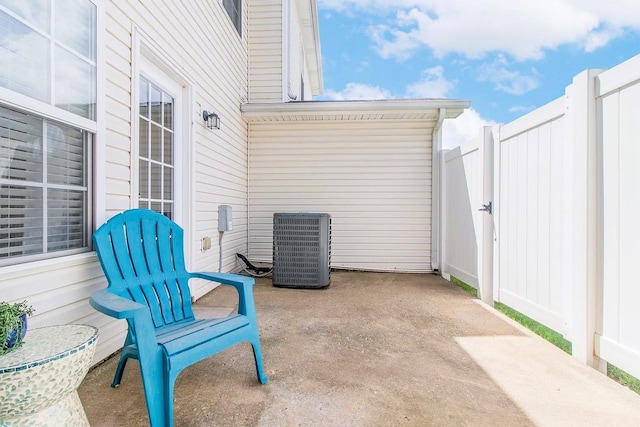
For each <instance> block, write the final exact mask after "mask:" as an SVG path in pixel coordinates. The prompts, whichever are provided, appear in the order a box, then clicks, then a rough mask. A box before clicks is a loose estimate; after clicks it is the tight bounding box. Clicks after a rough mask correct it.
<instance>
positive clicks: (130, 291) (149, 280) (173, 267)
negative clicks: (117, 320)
mask: <svg viewBox="0 0 640 427" xmlns="http://www.w3.org/2000/svg"><path fill="white" fill-rule="evenodd" d="M183 236H184V232H183V230H182V228H181V227H180V226H179V225H177V224H176V223H174V222H173V221H171V220H170V219H169V218H167V217H166V216H164V215H162V214H159V213H157V212H154V211H151V210H148V209H131V210H128V211H125V212H123V213H120V214H118V215H116V216H114V217H113V218H111V219H110V220H109V221H107V222H106V223H105V224H103V225H102V226H101V227H100V228H99V229H98V230H96V232H95V233H94V234H93V242H94V246H95V249H96V252H97V254H98V258H99V259H100V264H101V265H102V269H103V270H104V272H105V275H106V277H107V280H108V282H109V289H110V290H111V291H112V292H114V293H116V294H118V295H120V296H123V297H125V298H129V299H131V300H134V301H136V302H138V303H140V304H144V305H147V306H149V310H150V312H151V316H152V318H153V322H154V325H155V327H156V328H158V327H161V326H165V325H171V324H173V323H176V322H180V321H182V320H189V319H193V311H192V309H191V292H190V291H189V286H188V278H189V273H188V272H187V270H186V268H185V263H184V247H183Z"/></svg>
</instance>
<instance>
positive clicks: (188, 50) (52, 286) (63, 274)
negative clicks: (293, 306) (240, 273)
mask: <svg viewBox="0 0 640 427" xmlns="http://www.w3.org/2000/svg"><path fill="white" fill-rule="evenodd" d="M246 9H247V8H246V2H245V4H244V5H243V26H242V28H243V35H242V37H240V36H239V35H238V32H237V31H236V29H235V27H234V26H233V25H232V23H231V20H230V19H229V17H228V15H227V13H226V11H225V9H224V7H223V6H222V2H218V1H213V2H207V3H206V4H205V5H203V4H202V2H199V1H197V0H185V1H181V2H173V1H170V0H166V1H158V0H139V1H117V2H116V1H104V2H102V3H101V4H100V7H99V10H98V14H99V19H100V20H102V22H104V25H103V26H102V29H103V30H102V33H101V34H99V38H100V40H103V41H104V44H103V45H104V47H103V48H101V49H102V55H101V58H99V65H98V67H99V76H103V79H102V80H100V81H98V87H99V90H98V99H97V103H98V108H99V109H100V110H101V111H103V115H102V117H99V119H98V121H99V124H98V132H97V135H96V149H95V153H96V154H95V164H96V166H95V174H94V175H95V181H96V183H95V187H96V191H95V194H94V198H95V199H96V201H97V203H96V206H97V208H96V212H94V216H95V217H96V224H97V225H96V226H99V225H100V224H101V223H102V222H104V221H105V220H106V219H107V218H109V217H111V216H113V215H114V214H115V213H117V212H120V211H122V210H125V209H128V208H132V207H136V206H137V195H136V194H135V188H136V187H135V181H136V179H137V172H136V164H137V160H136V150H135V148H134V147H135V144H136V140H137V138H136V135H137V132H138V130H137V127H136V120H134V117H135V116H134V110H135V108H134V107H135V103H136V99H137V98H136V91H137V80H138V72H142V71H143V69H142V66H141V62H142V56H145V57H149V58H150V59H151V60H152V61H153V62H154V63H155V64H156V65H157V66H158V67H159V68H160V69H162V70H163V71H166V73H167V74H169V75H170V76H171V77H172V78H174V79H176V80H177V81H178V82H179V84H180V85H181V86H182V87H183V88H184V89H183V92H182V93H181V94H180V95H181V96H182V98H183V110H184V111H183V113H184V114H183V116H182V117H178V118H177V120H181V121H183V122H184V126H183V132H182V133H181V134H180V135H179V136H178V138H180V139H181V140H180V143H179V144H178V147H179V148H180V150H182V151H184V153H183V162H182V164H180V165H176V173H179V174H180V176H179V177H177V182H180V183H181V184H180V187H179V188H177V189H176V191H180V192H181V193H186V194H181V196H182V197H183V199H182V200H183V201H184V205H183V206H181V208H182V213H181V215H178V217H179V218H180V221H179V222H180V223H181V225H182V226H183V228H184V229H185V232H186V233H185V240H186V242H187V243H186V246H187V267H188V268H189V269H191V270H210V271H211V270H214V271H215V270H218V268H219V265H218V258H219V257H218V254H219V252H218V247H217V245H213V247H212V249H211V250H208V251H205V252H203V251H201V238H202V237H204V236H212V237H213V236H215V237H217V236H218V231H217V225H218V224H217V206H218V205H220V204H228V205H231V206H232V207H233V220H234V228H233V231H231V232H228V233H225V235H224V238H223V241H222V247H223V255H224V256H223V262H222V266H221V270H222V271H229V270H231V269H234V268H235V266H236V264H235V253H236V252H242V251H245V250H246V241H247V239H246V236H247V204H246V201H247V155H248V153H247V124H246V122H245V121H244V120H243V118H242V116H241V112H240V103H241V100H240V96H241V94H242V93H243V92H244V93H246V92H247V87H248V78H247V66H248V59H247V58H248V42H247V13H246ZM203 40H206V42H203ZM204 109H206V110H209V111H214V112H216V113H217V114H218V115H219V116H220V117H221V122H222V126H221V129H219V130H210V129H208V128H206V127H205V126H204V122H203V120H202V116H201V112H202V110H204ZM180 171H181V172H180ZM183 190H184V191H183ZM212 240H213V241H217V239H216V238H214V239H212ZM0 273H1V277H2V280H1V281H0V295H2V299H3V300H5V299H6V300H9V301H13V300H23V299H27V300H28V301H29V302H30V303H31V304H33V306H34V308H35V311H36V313H35V315H34V316H33V317H32V318H31V319H30V327H34V328H35V327H41V326H47V325H54V324H66V323H84V324H90V325H94V326H97V327H98V328H99V329H100V338H99V340H98V349H97V352H96V356H95V361H99V360H101V359H103V358H105V357H107V356H108V355H109V354H111V353H113V352H115V351H116V350H118V349H119V348H120V347H121V346H122V342H123V340H124V334H125V331H126V323H125V322H124V321H113V320H112V319H111V318H109V317H107V316H104V315H102V314H100V313H98V312H96V311H95V310H93V309H92V308H91V307H90V305H89V302H88V298H89V296H90V295H91V293H93V292H94V291H96V290H98V289H101V288H104V287H105V286H106V282H105V279H104V275H103V274H102V270H101V268H100V265H99V263H98V261H97V258H96V256H95V253H87V254H82V255H74V256H70V257H63V258H57V259H51V260H47V261H40V262H33V263H28V264H21V265H13V266H9V267H3V268H0ZM209 289H210V288H205V287H202V284H201V283H193V284H192V291H193V293H194V296H195V297H197V296H200V295H202V294H203V293H204V292H206V291H208V290H209Z"/></svg>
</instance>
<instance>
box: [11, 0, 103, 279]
mask: <svg viewBox="0 0 640 427" xmlns="http://www.w3.org/2000/svg"><path fill="white" fill-rule="evenodd" d="M87 1H88V2H90V3H91V4H93V6H94V7H95V20H94V22H93V23H94V32H93V35H94V39H93V43H95V46H94V47H93V48H94V49H95V50H94V52H95V59H94V63H93V65H94V73H93V82H92V85H93V94H92V96H93V105H92V108H94V113H93V116H94V118H93V119H89V118H85V117H82V116H80V115H77V114H74V113H72V112H70V111H67V110H65V109H63V108H61V107H58V106H56V105H54V104H53V103H50V102H45V101H40V100H38V99H35V98H31V97H30V96H28V95H24V94H22V93H18V92H15V91H13V90H11V89H8V88H6V87H0V103H1V104H2V105H3V106H6V107H8V108H12V109H16V110H19V111H21V112H23V113H26V114H29V115H32V116H35V117H37V118H39V119H42V120H43V128H44V129H46V128H47V126H49V125H48V123H51V122H56V123H59V124H62V125H65V126H70V127H73V128H76V129H79V130H81V131H83V132H84V135H85V136H84V139H85V145H84V147H85V156H84V157H85V158H84V161H83V165H82V166H83V168H84V170H85V176H84V178H85V183H84V184H85V185H83V186H82V188H83V189H86V191H85V192H84V195H85V205H84V210H83V214H84V217H85V221H84V223H83V230H84V233H85V241H84V246H82V247H81V248H74V249H64V250H54V251H50V252H46V251H45V252H42V253H39V254H32V255H21V256H17V257H14V258H11V257H9V258H3V259H1V260H0V267H1V268H6V267H17V268H20V267H21V266H24V267H25V268H28V267H29V266H30V265H33V263H34V262H57V261H56V260H58V259H61V258H64V257H69V256H75V255H80V254H86V253H90V252H91V251H92V250H93V243H92V241H91V233H92V232H93V231H94V229H95V224H96V211H97V207H98V205H100V204H101V203H103V202H100V203H98V202H97V199H98V197H97V194H99V193H98V191H97V188H96V185H97V186H99V187H100V188H104V180H102V183H103V184H102V185H100V184H99V183H97V181H99V180H97V179H96V173H97V172H98V171H100V170H103V168H102V167H101V166H100V165H99V164H98V163H97V158H98V157H99V156H100V154H99V153H100V151H101V150H100V149H99V148H98V147H99V145H98V144H97V142H98V140H99V134H100V133H101V131H103V130H104V110H103V106H102V103H101V102H99V100H100V99H103V98H102V97H101V95H102V94H104V86H103V83H102V77H103V72H104V71H103V66H102V58H103V47H102V40H103V34H102V33H103V30H104V17H103V13H104V7H103V3H102V0H87ZM7 13H8V14H9V16H12V17H15V15H14V14H13V13H11V11H8V10H7ZM53 30H54V29H52V31H53ZM50 54H51V55H54V53H53V52H51V53H50ZM50 61H51V59H50ZM48 78H49V82H50V84H51V85H55V76H54V74H53V73H51V75H49V76H48ZM47 143H48V141H47V138H46V135H43V141H42V146H43V147H45V146H46V144H47ZM11 181H13V180H6V181H4V183H5V184H7V185H14V183H12V182H11ZM14 182H15V181H14ZM18 183H19V182H18ZM41 184H42V185H43V186H44V185H47V183H46V177H43V179H42V182H41ZM45 205H46V201H45ZM43 211H44V212H45V214H46V208H43ZM45 223H46V219H43V225H44V224H45ZM43 233H44V237H43V239H44V242H46V241H47V240H46V235H47V229H44V227H43ZM45 250H46V248H45Z"/></svg>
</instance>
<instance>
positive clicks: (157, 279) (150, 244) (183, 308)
mask: <svg viewBox="0 0 640 427" xmlns="http://www.w3.org/2000/svg"><path fill="white" fill-rule="evenodd" d="M93 242H94V246H95V249H96V252H97V253H98V258H99V259H100V264H101V265H102V269H103V270H104V273H105V275H106V277H107V280H108V282H109V285H108V287H107V288H106V289H103V290H100V291H97V292H95V293H93V295H92V296H91V298H90V302H91V305H92V306H93V308H95V309H96V310H98V311H100V312H102V313H105V314H107V315H109V316H111V317H115V318H117V319H126V320H127V322H128V326H129V329H128V333H127V337H126V339H125V342H124V346H123V349H122V354H121V356H120V361H119V363H118V367H117V369H116V373H115V377H114V380H113V384H112V387H117V386H118V385H119V384H120V381H121V380H122V373H123V371H124V368H125V366H126V363H127V360H129V359H131V358H133V359H138V361H139V363H140V371H141V374H142V383H143V386H144V393H145V397H146V401H147V411H148V412H149V419H150V422H151V425H152V426H154V427H159V426H171V425H173V391H174V384H175V380H176V378H177V377H178V374H179V373H180V372H181V371H182V370H183V369H184V368H186V367H188V366H190V365H192V364H194V363H196V362H198V361H200V360H202V359H205V358H207V357H209V356H211V355H213V354H215V353H218V352H220V351H222V350H224V349H226V348H229V347H231V346H233V345H235V344H238V343H240V342H243V341H248V342H249V343H251V345H252V347H253V355H254V358H255V363H256V371H257V375H258V380H259V381H260V382H261V383H262V384H264V383H266V382H267V376H266V375H265V374H264V372H263V368H262V354H261V351H260V341H259V336H258V326H257V322H256V313H255V307H254V301H253V284H254V279H253V278H250V277H243V276H240V275H236V274H224V273H190V272H187V270H186V268H185V264H184V253H183V231H182V228H180V226H178V225H177V224H175V223H174V222H172V221H171V220H169V219H168V218H167V217H166V216H164V215H161V214H158V213H156V212H153V211H151V210H147V209H132V210H128V211H125V212H123V213H120V214H118V215H116V216H114V217H113V218H111V219H110V220H109V221H107V222H106V223H105V224H104V225H102V226H101V227H100V228H99V229H98V230H97V231H96V232H95V233H94V235H93ZM192 278H201V279H207V280H212V281H215V282H218V283H222V284H225V285H231V286H233V287H235V288H236V290H237V291H238V297H239V301H238V314H237V315H233V316H230V317H226V318H218V319H196V318H195V317H194V314H193V310H192V307H191V293H190V291H189V286H188V283H187V282H188V281H189V279H192Z"/></svg>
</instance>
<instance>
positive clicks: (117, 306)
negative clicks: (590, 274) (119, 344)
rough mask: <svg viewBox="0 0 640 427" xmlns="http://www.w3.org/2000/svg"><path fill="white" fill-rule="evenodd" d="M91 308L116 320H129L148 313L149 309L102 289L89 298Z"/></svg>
mask: <svg viewBox="0 0 640 427" xmlns="http://www.w3.org/2000/svg"><path fill="white" fill-rule="evenodd" d="M89 303H90V304H91V307H93V308H95V309H96V310H98V311H99V312H101V313H104V314H106V315H107V316H111V317H115V318H116V319H131V318H133V317H134V316H135V315H136V314H142V313H148V311H149V308H148V307H147V306H144V305H142V304H138V303H137V302H135V301H131V300H130V299H126V298H123V297H121V296H118V295H116V294H114V293H111V292H109V291H107V290H106V289H102V290H99V291H96V292H94V293H93V294H92V295H91V298H89Z"/></svg>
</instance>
